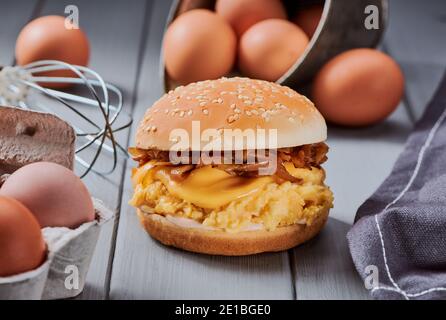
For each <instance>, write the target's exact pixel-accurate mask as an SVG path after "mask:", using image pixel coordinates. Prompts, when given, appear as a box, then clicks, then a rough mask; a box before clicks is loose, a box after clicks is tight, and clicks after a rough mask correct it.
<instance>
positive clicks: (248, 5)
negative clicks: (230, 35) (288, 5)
mask: <svg viewBox="0 0 446 320" xmlns="http://www.w3.org/2000/svg"><path fill="white" fill-rule="evenodd" d="M215 10H216V12H217V13H218V14H219V15H221V16H222V17H223V18H225V19H226V21H228V22H229V24H230V25H231V26H232V28H233V29H234V30H235V32H236V33H237V36H238V37H241V36H242V35H243V33H245V32H246V31H247V30H248V29H249V28H251V27H252V26H253V25H254V24H256V23H258V22H260V21H262V20H266V19H284V20H285V19H287V14H286V11H285V7H284V6H283V4H282V2H281V1H280V0H218V1H217V4H216V5H215Z"/></svg>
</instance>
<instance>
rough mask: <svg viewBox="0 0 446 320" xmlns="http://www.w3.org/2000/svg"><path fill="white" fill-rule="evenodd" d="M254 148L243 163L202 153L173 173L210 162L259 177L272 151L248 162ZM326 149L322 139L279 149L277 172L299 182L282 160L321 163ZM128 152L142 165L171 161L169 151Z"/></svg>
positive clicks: (180, 173)
mask: <svg viewBox="0 0 446 320" xmlns="http://www.w3.org/2000/svg"><path fill="white" fill-rule="evenodd" d="M251 152H254V151H253V150H245V151H244V153H243V163H241V164H221V163H211V162H210V159H212V158H209V157H207V158H206V157H205V155H204V154H202V155H201V157H200V163H199V164H195V165H193V164H184V165H178V166H175V168H174V169H173V170H172V174H173V175H174V178H175V179H178V180H182V179H184V178H185V177H186V176H187V174H188V173H189V172H190V171H192V170H194V169H195V168H197V167H201V166H203V165H209V164H211V165H212V166H213V167H216V168H218V169H221V170H224V171H226V172H228V173H229V174H232V175H237V176H245V177H257V176H258V175H259V169H260V168H262V167H267V166H268V161H269V158H268V155H269V153H270V152H269V150H266V152H265V155H264V156H263V157H262V158H260V157H259V156H257V155H256V158H255V160H256V161H255V163H248V158H249V157H248V155H250V154H251ZM327 152H328V146H327V145H326V144H325V143H323V142H321V143H315V144H308V145H303V146H299V147H294V148H281V149H277V170H276V172H275V176H276V177H277V178H278V179H279V180H281V181H291V182H296V183H298V182H299V179H297V178H295V177H293V176H292V175H290V174H289V173H288V171H287V170H286V169H285V167H284V165H283V164H284V163H285V162H292V163H293V164H294V166H295V167H296V168H310V167H320V165H321V164H323V163H324V162H325V161H326V160H327ZM129 153H130V154H131V156H132V157H133V160H135V161H138V162H139V164H140V166H141V165H144V164H145V163H147V162H148V161H151V160H156V161H158V162H169V151H163V150H157V149H150V150H142V149H138V148H130V149H129ZM251 155H252V154H251ZM223 156H227V155H222V159H223ZM191 157H192V155H191V154H190V156H189V162H191V161H190V160H191ZM232 157H233V158H235V152H233V153H232ZM250 158H252V157H250Z"/></svg>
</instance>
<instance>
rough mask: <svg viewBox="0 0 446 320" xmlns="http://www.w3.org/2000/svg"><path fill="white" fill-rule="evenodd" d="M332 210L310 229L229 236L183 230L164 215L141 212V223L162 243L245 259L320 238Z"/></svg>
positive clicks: (288, 228)
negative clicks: (251, 255)
mask: <svg viewBox="0 0 446 320" xmlns="http://www.w3.org/2000/svg"><path fill="white" fill-rule="evenodd" d="M329 211H330V208H329V207H328V206H327V207H324V208H322V209H321V210H320V211H319V212H318V213H317V215H318V217H317V218H316V220H314V221H313V223H312V224H311V225H310V226H307V225H301V224H295V225H291V226H286V227H279V228H277V229H276V230H274V231H266V230H258V231H244V232H239V233H229V232H225V231H214V230H201V229H197V228H184V227H180V226H178V225H176V224H174V223H172V222H170V221H169V220H167V219H166V218H165V217H164V216H162V215H158V214H148V213H143V212H142V211H141V210H138V216H139V219H140V221H141V224H142V225H143V226H144V228H145V229H146V231H147V232H148V233H149V234H150V235H151V236H152V237H153V238H155V239H157V240H158V241H160V242H161V243H163V244H165V245H168V246H174V247H177V248H180V249H184V250H187V251H192V252H198V253H206V254H213V255H224V256H244V255H250V254H256V253H262V252H275V251H283V250H287V249H290V248H293V247H295V246H297V245H300V244H302V243H304V242H306V241H308V240H310V239H311V238H313V237H314V236H316V235H317V234H318V233H319V232H320V231H321V230H322V228H323V227H324V225H325V223H326V221H327V219H328V212H329Z"/></svg>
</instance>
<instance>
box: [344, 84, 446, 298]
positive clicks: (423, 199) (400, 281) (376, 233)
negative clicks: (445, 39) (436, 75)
mask: <svg viewBox="0 0 446 320" xmlns="http://www.w3.org/2000/svg"><path fill="white" fill-rule="evenodd" d="M445 118H446V76H445V77H444V78H443V80H442V82H441V84H440V87H439V88H438V90H437V92H436V94H435V96H434V98H433V100H432V101H431V102H430V104H429V106H428V108H427V110H426V112H425V113H424V115H423V117H422V119H421V120H420V121H419V122H418V123H417V124H416V126H415V129H414V132H413V133H412V134H411V135H410V136H409V139H408V140H407V143H406V146H405V149H404V151H403V152H402V154H401V155H400V156H399V158H398V160H397V162H396V164H395V166H394V168H393V170H392V173H391V174H390V176H389V177H388V178H387V179H386V180H385V181H384V183H383V184H382V185H381V186H380V187H379V189H378V190H377V191H376V192H375V193H374V194H373V195H372V196H371V197H370V198H369V199H368V200H367V201H366V202H365V203H364V204H363V205H362V206H361V207H360V208H359V210H358V212H357V215H356V219H355V224H354V226H353V227H352V229H351V230H350V231H349V233H348V235H347V239H348V244H349V247H350V252H351V255H352V257H353V261H354V263H355V266H356V269H357V270H358V272H359V274H360V275H361V277H362V278H363V279H364V280H365V283H367V284H368V286H369V289H370V291H371V294H372V296H373V297H374V298H377V299H446V119H445ZM377 156H379V155H377Z"/></svg>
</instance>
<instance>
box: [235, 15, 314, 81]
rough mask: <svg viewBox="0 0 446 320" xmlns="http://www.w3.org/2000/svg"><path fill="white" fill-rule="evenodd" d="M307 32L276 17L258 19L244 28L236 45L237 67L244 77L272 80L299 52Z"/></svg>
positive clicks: (305, 44)
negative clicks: (250, 25)
mask: <svg viewBox="0 0 446 320" xmlns="http://www.w3.org/2000/svg"><path fill="white" fill-rule="evenodd" d="M307 45H308V37H307V35H306V34H305V33H304V32H303V31H302V30H301V29H300V28H299V27H297V26H296V25H295V24H293V23H291V22H289V21H286V20H280V19H269V20H264V21H262V22H259V23H257V24H255V25H254V26H252V27H251V28H250V29H249V30H248V31H246V32H245V33H244V34H243V36H242V38H241V40H240V46H239V67H240V70H241V71H242V72H243V73H244V74H245V75H246V76H248V77H251V78H257V79H263V80H268V81H276V80H277V79H279V78H280V77H281V76H282V75H283V74H284V73H285V72H286V71H287V70H288V69H289V68H290V67H291V66H292V65H293V64H294V63H295V62H297V60H298V59H299V57H300V56H301V55H302V53H303V52H304V51H305V48H306V47H307Z"/></svg>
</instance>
